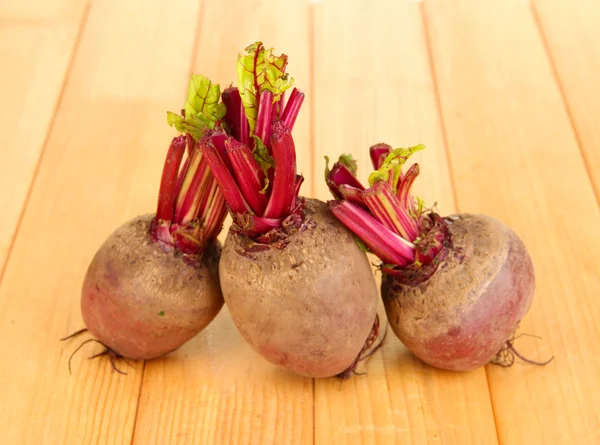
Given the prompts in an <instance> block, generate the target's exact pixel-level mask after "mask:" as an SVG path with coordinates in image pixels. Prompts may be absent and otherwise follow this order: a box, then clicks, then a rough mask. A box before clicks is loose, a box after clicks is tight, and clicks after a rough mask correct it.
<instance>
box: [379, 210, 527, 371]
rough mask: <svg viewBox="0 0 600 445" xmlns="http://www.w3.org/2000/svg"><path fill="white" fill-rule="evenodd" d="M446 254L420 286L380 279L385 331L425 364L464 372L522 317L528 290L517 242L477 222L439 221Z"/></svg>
mask: <svg viewBox="0 0 600 445" xmlns="http://www.w3.org/2000/svg"><path fill="white" fill-rule="evenodd" d="M446 221H447V222H448V224H449V226H448V227H449V231H450V235H451V236H452V241H453V247H451V248H450V250H449V252H448V255H447V256H446V258H445V259H444V260H443V261H442V263H441V264H440V265H439V268H438V270H437V271H436V272H435V273H434V274H433V275H432V276H431V277H430V278H428V279H427V280H426V281H424V282H423V283H421V284H418V285H416V286H411V285H406V284H400V283H399V282H398V280H397V279H395V278H394V277H393V276H391V275H386V274H384V277H383V281H382V289H381V290H382V292H381V293H382V298H383V301H384V304H385V308H386V311H387V315H388V320H389V322H390V325H391V326H392V329H393V330H394V332H395V333H396V335H397V336H398V337H399V338H400V340H401V341H402V342H403V343H404V344H405V345H406V347H407V348H408V349H409V350H410V351H411V352H412V353H413V354H414V355H416V356H417V357H419V358H420V359H421V360H423V361H424V362H426V363H428V364H430V365H432V366H435V367H438V368H444V369H449V370H458V371H466V370H471V369H475V368H478V367H480V366H483V365H485V364H487V363H489V362H490V361H491V360H492V359H493V358H494V357H495V356H496V354H498V352H499V351H500V350H501V349H502V348H503V346H504V345H505V344H506V342H507V340H509V338H511V336H512V335H513V334H514V332H515V330H516V329H517V326H518V324H519V322H520V321H521V319H522V318H523V317H524V316H525V314H526V313H527V311H528V310H529V307H530V306H531V301H532V299H533V293H534V288H535V278H534V269H533V263H532V261H531V258H530V257H529V254H528V253H527V250H526V249H525V246H524V245H523V242H522V241H521V240H520V239H519V237H518V236H517V235H516V234H515V233H514V232H513V231H512V230H511V229H510V228H508V227H507V226H506V225H504V224H503V223H501V222H499V221H497V220H495V219H493V218H490V217H488V216H484V215H470V214H463V215H458V216H453V217H449V218H447V219H446Z"/></svg>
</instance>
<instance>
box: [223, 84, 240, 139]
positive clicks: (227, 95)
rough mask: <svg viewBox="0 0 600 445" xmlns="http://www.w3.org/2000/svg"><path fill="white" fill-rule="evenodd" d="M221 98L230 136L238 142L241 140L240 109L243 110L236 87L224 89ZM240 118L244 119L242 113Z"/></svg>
mask: <svg viewBox="0 0 600 445" xmlns="http://www.w3.org/2000/svg"><path fill="white" fill-rule="evenodd" d="M221 98H222V99H223V103H224V104H225V109H226V114H225V119H226V120H227V123H228V124H229V127H230V132H231V135H232V136H233V137H234V138H236V139H237V140H238V141H240V140H241V139H242V137H241V130H242V126H241V119H240V109H243V106H242V98H241V96H240V91H239V90H238V89H237V88H236V87H229V88H226V89H225V91H223V93H221ZM242 116H244V118H245V117H246V116H245V115H244V114H243V113H242Z"/></svg>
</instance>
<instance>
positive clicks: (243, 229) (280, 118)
mask: <svg viewBox="0 0 600 445" xmlns="http://www.w3.org/2000/svg"><path fill="white" fill-rule="evenodd" d="M286 64H287V56H285V55H282V56H275V55H274V54H273V52H272V49H265V48H264V47H263V45H262V44H261V43H260V42H258V43H255V44H254V45H251V46H250V47H248V48H247V55H240V56H239V58H238V77H239V79H238V80H239V87H238V88H239V89H238V88H235V87H231V88H228V89H227V90H225V92H224V93H223V102H224V103H225V105H226V109H227V112H226V117H225V119H224V121H225V122H224V126H225V127H226V128H227V129H228V132H229V134H228V135H227V136H226V137H225V138H222V137H221V134H222V133H220V132H217V133H213V134H209V135H207V136H206V137H205V138H203V139H202V140H201V141H200V145H201V147H202V150H203V153H204V156H205V157H206V159H207V161H208V164H209V165H210V168H211V170H212V172H213V174H214V175H215V178H216V179H217V182H218V183H219V187H220V188H221V190H222V192H223V195H224V196H225V200H226V201H227V204H228V206H229V210H230V212H231V214H232V217H233V225H232V227H231V229H230V231H229V233H228V236H227V239H226V241H225V244H224V246H223V253H222V256H221V264H220V267H219V270H220V277H221V287H222V290H223V295H224V298H225V303H226V304H227V307H228V308H229V311H230V313H231V316H232V318H233V320H234V322H235V324H236V326H237V327H238V329H239V331H240V332H241V334H242V335H243V337H244V338H245V339H246V340H247V341H248V343H249V344H250V345H251V346H252V347H253V348H254V349H255V350H256V351H257V352H259V353H260V354H261V355H262V356H264V357H265V358H266V359H268V360H269V361H271V362H272V363H275V364H277V365H280V366H283V367H285V368H287V369H289V370H291V371H293V372H296V373H298V374H302V375H305V376H310V377H329V376H334V375H341V376H343V377H346V376H349V375H350V373H351V372H352V371H353V370H354V368H355V366H356V363H357V360H358V359H359V357H362V356H363V354H366V350H365V349H368V347H369V346H370V345H371V344H372V343H373V342H374V337H376V333H377V327H378V320H377V319H376V307H377V289H376V285H375V280H374V278H373V275H372V273H371V269H370V265H369V263H368V260H367V258H366V255H365V254H364V253H363V252H361V251H360V249H359V248H358V246H357V245H356V243H355V242H354V241H353V238H354V237H353V235H352V233H351V232H350V231H348V230H347V229H346V228H345V227H344V226H343V225H342V224H341V223H340V222H339V221H337V220H336V219H335V218H334V217H333V215H331V213H330V212H329V211H328V209H327V205H326V204H325V203H322V202H320V201H316V200H311V199H304V198H301V197H299V191H300V185H301V183H302V180H303V178H302V176H297V175H296V152H295V146H294V140H293V138H292V135H291V130H292V128H293V126H294V122H295V120H296V117H297V115H298V112H299V110H300V106H301V104H302V101H303V99H304V94H303V93H302V92H300V91H298V90H297V89H294V90H293V91H292V93H291V95H290V98H289V100H288V101H287V104H286V105H285V106H284V103H283V95H284V91H285V90H287V89H288V88H289V87H290V86H291V84H292V79H289V78H288V76H287V74H285V68H286ZM215 135H216V136H215ZM373 333H374V334H373ZM365 345H366V346H365Z"/></svg>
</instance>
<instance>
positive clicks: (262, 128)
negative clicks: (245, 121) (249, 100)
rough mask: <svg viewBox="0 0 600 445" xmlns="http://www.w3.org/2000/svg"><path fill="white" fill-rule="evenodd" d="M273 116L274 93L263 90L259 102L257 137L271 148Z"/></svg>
mask: <svg viewBox="0 0 600 445" xmlns="http://www.w3.org/2000/svg"><path fill="white" fill-rule="evenodd" d="M272 114H273V93H272V92H270V91H269V90H263V91H261V93H260V99H259V102H258V116H257V117H256V131H255V133H256V135H257V136H258V137H259V138H260V140H261V141H263V143H264V144H265V145H266V146H267V148H269V139H268V136H269V134H268V133H269V130H270V127H271V122H272Z"/></svg>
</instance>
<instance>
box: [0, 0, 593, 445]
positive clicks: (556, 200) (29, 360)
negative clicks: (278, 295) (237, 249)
mask: <svg viewBox="0 0 600 445" xmlns="http://www.w3.org/2000/svg"><path fill="white" fill-rule="evenodd" d="M533 3H534V4H533V5H532V4H530V3H529V2H527V1H524V0H503V1H502V2H498V1H494V0H477V1H475V0H470V1H468V0H462V1H459V0H452V1H445V0H425V2H423V3H421V2H416V1H404V0H390V1H386V2H377V4H375V3H374V2H372V1H342V0H323V1H305V0H293V1H286V2H280V1H276V0H263V1H254V2H241V1H235V0H225V1H208V0H204V1H202V0H177V1H173V2H162V1H160V0H124V1H121V0H119V1H117V0H91V2H89V3H88V2H86V1H85V0H52V1H41V0H38V1H36V2H32V1H28V2H21V1H17V0H4V1H3V2H1V3H0V61H1V62H0V63H1V67H0V98H2V105H3V106H2V108H1V110H2V111H0V154H1V157H0V161H1V162H0V187H1V188H2V193H1V194H0V206H2V209H3V212H2V214H3V222H2V224H0V277H1V278H0V279H1V281H0V356H1V357H2V366H0V381H1V382H2V384H3V388H2V391H0V443H1V444H8V445H12V444H15V445H16V444H19V445H20V444H35V445H38V444H131V443H135V444H142V445H145V444H154V443H155V444H169V443H172V444H180V443H181V444H261V443H266V444H296V443H301V444H312V443H316V444H329V443H334V444H389V443H398V444H410V443H415V444H421V443H443V444H445V443H457V444H468V443H473V444H494V443H501V444H507V445H512V444H537V443H556V444H563V443H577V444H585V443H590V444H597V443H600V420H599V419H600V399H599V397H598V396H599V395H600V358H599V357H598V352H600V328H598V319H599V317H600V299H599V297H598V296H599V295H600V266H599V265H598V261H597V258H598V257H600V212H599V207H598V200H597V196H599V192H600V130H599V128H600V126H599V125H598V122H600V108H599V105H598V104H600V89H599V87H598V85H599V84H598V76H599V75H600V64H599V63H598V60H599V56H600V33H599V32H598V29H600V3H598V2H597V1H594V0H587V1H586V0H582V1H577V2H571V1H568V0H561V1H559V0H536V1H535V2H533ZM258 39H261V40H263V41H264V42H265V43H266V44H267V45H269V46H274V47H275V48H276V49H277V50H280V51H283V52H285V53H287V54H288V55H289V56H290V67H289V71H290V72H291V73H292V75H293V76H294V77H295V79H296V84H297V86H299V87H300V88H301V89H303V90H304V91H305V92H306V93H307V100H306V102H305V106H304V109H303V111H302V117H301V118H300V120H299V121H298V124H297V126H296V129H295V139H296V145H297V148H298V157H299V166H300V169H301V170H302V172H303V173H304V175H305V177H306V182H305V184H304V186H303V190H304V193H305V194H306V195H311V196H315V197H319V198H321V199H327V198H328V193H327V190H326V188H325V187H324V184H323V180H322V172H323V168H324V161H323V156H324V155H325V154H328V155H329V156H330V157H336V156H337V155H338V154H339V153H341V152H352V153H353V154H354V155H355V157H357V158H358V159H359V161H360V167H359V168H360V172H361V174H362V175H363V177H364V175H366V173H367V172H368V168H369V167H368V162H367V161H368V156H367V149H368V146H369V145H371V144H373V143H375V142H380V141H385V142H388V143H390V144H392V145H394V146H406V145H409V144H415V143H424V144H426V145H427V146H428V148H427V150H426V151H425V152H422V153H420V154H419V159H418V160H419V162H420V163H421V172H422V173H421V177H420V178H419V180H418V185H417V187H418V191H419V193H420V194H421V195H422V196H423V197H424V198H425V199H426V201H427V202H428V203H433V202H436V201H437V203H438V208H439V209H440V211H441V212H442V213H451V212H453V211H463V212H484V213H488V214H490V215H493V216H495V217H498V218H500V219H502V220H504V221H505V222H507V223H508V224H510V225H511V226H512V227H513V228H514V229H515V230H516V231H517V232H518V233H519V235H520V236H521V237H522V238H523V240H524V242H525V244H526V245H527V246H528V248H529V250H530V252H531V254H532V257H533V260H534V263H535V266H536V272H537V292H536V298H535V300H534V304H533V306H532V309H531V311H530V313H529V314H528V315H527V317H526V318H525V320H524V321H523V323H522V327H521V330H522V331H523V332H527V333H535V334H538V335H540V336H541V337H542V338H543V339H542V340H536V339H533V338H526V337H523V338H522V339H521V340H520V341H521V343H520V344H519V346H520V347H521V349H522V350H523V352H525V353H526V354H527V355H528V356H531V357H539V358H546V357H547V356H549V355H554V356H555V357H556V359H555V360H554V362H552V363H551V364H550V365H548V366H547V367H545V368H537V367H533V366H530V365H526V364H522V363H517V364H515V366H513V367H512V368H510V369H501V368H497V367H493V366H487V367H486V368H485V369H480V370H477V371H474V372H470V373H451V372H445V371H439V370H435V369H433V368H431V367H428V366H426V365H424V364H422V363H421V362H419V361H418V360H416V359H414V358H412V357H411V356H410V354H409V353H408V352H407V351H406V349H405V348H404V347H403V346H402V345H401V344H400V342H399V341H398V340H397V339H395V338H394V336H393V334H392V333H390V335H389V336H388V341H387V342H386V344H385V345H384V347H383V348H382V349H381V350H380V351H378V352H377V353H376V354H375V355H374V356H373V357H372V359H371V360H370V361H369V362H368V364H367V365H366V366H365V367H364V369H363V370H365V371H367V375H365V376H358V377H354V378H353V379H351V380H350V381H347V382H345V383H344V384H343V385H342V386H341V388H340V385H339V382H338V381H337V380H335V379H326V380H319V381H313V380H310V379H306V378H302V377H297V376H293V375H290V374H289V373H287V372H285V371H282V370H279V369H277V368H275V367H273V366H271V365H270V364H269V363H267V362H265V361H264V360H263V359H261V358H260V357H259V356H257V355H256V354H255V353H254V352H253V351H252V350H251V349H250V348H249V347H248V346H247V345H246V344H245V343H244V342H243V340H242V339H241V337H240V336H239V334H238V333H237V331H236V330H235V327H234V326H233V324H232V322H231V320H230V318H229V315H228V313H227V311H226V310H223V311H222V312H221V314H219V316H218V317H217V318H216V319H215V321H214V322H213V323H212V324H211V325H210V326H209V328H208V329H206V330H205V331H204V332H202V333H201V334H200V335H198V336H197V337H196V338H195V339H193V340H192V341H190V342H189V343H188V344H186V345H185V346H184V347H182V348H181V349H180V350H178V351H176V352H175V353H173V354H171V355H169V356H167V357H165V358H164V359H161V360H154V361H150V362H147V363H136V364H134V365H133V367H132V368H128V369H127V370H128V372H129V374H128V376H121V375H119V374H117V373H114V372H112V371H111V369H110V366H109V364H108V363H107V362H106V361H88V360H85V356H86V354H89V353H92V352H94V351H96V350H97V349H96V348H95V347H94V346H89V348H88V349H86V350H85V351H84V353H83V354H81V355H80V356H77V357H76V358H75V359H74V360H73V375H69V372H68V369H67V360H68V357H69V355H70V353H71V352H72V351H73V350H74V348H75V347H76V344H77V342H70V343H66V344H61V343H59V342H58V341H57V340H58V338H59V337H61V336H63V335H65V334H66V333H69V332H71V331H73V330H76V329H78V328H79V327H81V326H82V321H81V316H80V312H79V291H80V286H81V280H82V278H83V274H84V273H85V270H86V268H87V265H88V263H89V261H90V260H91V258H92V256H93V254H94V252H95V251H96V249H97V248H98V246H99V245H100V243H101V242H102V240H103V239H104V238H105V237H106V236H107V235H108V234H109V233H110V232H111V231H112V230H113V229H114V228H115V227H116V226H117V225H119V224H120V223H122V222H124V221H125V220H126V219H128V218H131V217H133V216H135V215H138V214H141V213H146V212H152V211H153V210H154V204H155V198H156V193H157V187H158V181H159V177H160V171H161V167H162V162H163V160H164V155H165V150H166V148H167V146H168V142H169V140H170V137H171V136H172V134H173V132H172V130H171V129H170V128H168V127H167V125H166V124H165V119H164V113H165V111H166V110H177V109H178V108H179V107H180V106H181V104H182V102H183V99H184V93H185V90H186V85H187V79H188V77H189V74H190V72H192V71H194V72H199V73H203V74H206V75H208V76H209V77H211V78H213V79H214V80H215V81H219V82H221V83H222V84H228V83H229V82H230V81H231V80H234V76H235V57H236V54H237V52H239V51H241V50H242V49H243V48H244V47H245V46H246V45H247V44H249V43H251V42H253V41H255V40H258ZM594 184H595V188H594ZM595 192H596V196H595Z"/></svg>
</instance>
